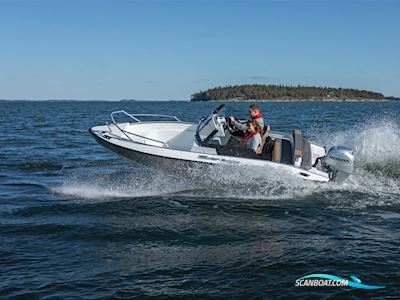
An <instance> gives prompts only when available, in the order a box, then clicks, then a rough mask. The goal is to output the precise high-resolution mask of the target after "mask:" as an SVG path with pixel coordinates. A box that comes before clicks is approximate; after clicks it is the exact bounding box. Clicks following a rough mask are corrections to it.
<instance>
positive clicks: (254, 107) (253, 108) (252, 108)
mask: <svg viewBox="0 0 400 300" xmlns="http://www.w3.org/2000/svg"><path fill="white" fill-rule="evenodd" d="M259 113H260V107H259V106H258V105H257V104H255V103H253V104H252V105H250V108H249V115H250V117H252V118H254V117H255V116H256V115H257V114H259Z"/></svg>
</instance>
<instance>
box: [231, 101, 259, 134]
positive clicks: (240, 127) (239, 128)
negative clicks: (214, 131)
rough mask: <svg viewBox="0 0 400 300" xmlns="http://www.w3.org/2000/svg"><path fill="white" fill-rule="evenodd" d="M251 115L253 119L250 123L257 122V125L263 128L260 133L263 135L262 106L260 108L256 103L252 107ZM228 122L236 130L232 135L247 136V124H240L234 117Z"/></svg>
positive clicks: (250, 109)
mask: <svg viewBox="0 0 400 300" xmlns="http://www.w3.org/2000/svg"><path fill="white" fill-rule="evenodd" d="M249 115H250V118H251V120H250V121H255V122H256V123H257V125H258V126H259V127H260V128H261V131H260V133H262V131H263V129H264V117H263V115H262V113H261V111H260V106H258V105H257V104H255V103H253V104H252V105H250V108H249ZM228 122H229V123H230V124H231V126H232V127H233V128H234V129H235V132H233V133H232V134H233V135H235V136H244V135H245V134H246V132H247V123H243V122H240V121H238V120H236V119H235V118H234V117H229V119H228Z"/></svg>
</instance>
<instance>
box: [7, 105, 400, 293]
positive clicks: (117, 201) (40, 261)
mask: <svg viewBox="0 0 400 300" xmlns="http://www.w3.org/2000/svg"><path fill="white" fill-rule="evenodd" d="M216 105H217V104H216V103H186V102H59V101H57V102H0V112H1V116H2V118H1V119H0V124H1V128H3V132H2V134H1V135H0V279H1V280H0V298H8V297H10V298H13V297H15V298H26V299H35V298H45V297H49V299H50V298H63V299H64V298H69V299H77V298H131V297H135V296H136V297H139V298H142V297H144V296H150V297H151V296H156V297H157V296H158V297H160V296H164V297H173V298H176V297H182V298H188V297H189V298H192V297H198V298H206V297H228V298H245V297H251V298H277V297H287V298H307V297H322V298H329V297H356V298H357V297H358V298H365V297H377V298H379V297H383V296H392V297H393V298H395V297H396V296H398V295H399V294H400V271H399V270H400V259H399V250H400V179H399V176H400V158H399V154H400V117H399V116H400V102H382V103H378V102H351V103H344V102H337V103H335V102H331V103H319V102H312V103H263V104H262V108H263V111H264V113H265V114H266V119H267V122H268V123H269V124H271V127H272V128H273V129H275V130H279V131H291V130H292V129H293V127H299V128H302V130H303V134H304V135H306V136H307V137H309V138H310V139H312V140H315V141H317V142H320V143H322V144H327V145H328V146H332V145H335V144H344V145H348V146H351V147H352V148H353V149H354V151H355V155H356V162H357V170H356V172H355V173H354V174H353V175H352V176H351V177H350V178H349V179H348V180H347V181H346V182H345V183H342V184H335V183H328V184H321V183H312V182H311V183H310V182H305V181H303V180H301V179H297V178H286V177H284V176H283V175H281V174H279V173H270V174H268V175H267V176H262V177H261V176H258V175H257V174H256V173H255V171H254V170H251V169H240V170H237V169H226V168H225V169H220V168H216V167H210V169H209V170H207V172H201V171H198V170H192V172H191V173H189V174H186V175H185V176H184V175H180V176H179V175H172V174H168V173H161V172H157V171H153V170H149V169H145V168H142V167H140V166H137V165H134V164H131V163H129V162H128V161H126V160H123V159H121V158H119V157H118V156H116V155H114V154H113V153H111V152H109V151H107V150H106V149H104V148H102V147H101V146H100V145H98V144H96V143H95V141H94V139H93V138H92V137H91V136H90V134H89V133H88V128H89V127H91V126H94V125H97V124H104V122H105V121H109V113H110V112H111V111H113V110H119V109H124V110H127V111H129V112H134V113H163V114H173V115H176V116H178V117H179V118H181V119H183V120H187V121H197V120H198V119H199V118H200V117H201V116H204V115H208V114H209V112H210V111H211V110H212V109H213V108H214V106H216ZM247 106H248V104H246V103H230V104H228V105H227V112H228V113H229V114H233V115H239V116H241V117H246V115H245V114H246V111H247ZM312 273H327V274H332V275H337V276H341V277H346V278H349V276H351V275H355V276H357V277H359V278H360V279H361V280H362V281H363V283H365V284H370V285H383V286H386V287H385V288H384V289H381V290H371V291H366V290H358V289H352V288H344V287H329V288H328V287H325V288H323V287H320V288H317V287H308V288H307V287H295V286H294V283H295V280H296V279H297V278H299V277H302V276H305V275H307V274H312Z"/></svg>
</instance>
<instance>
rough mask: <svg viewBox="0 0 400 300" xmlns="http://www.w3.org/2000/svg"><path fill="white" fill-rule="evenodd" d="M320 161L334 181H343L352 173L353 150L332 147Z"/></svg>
mask: <svg viewBox="0 0 400 300" xmlns="http://www.w3.org/2000/svg"><path fill="white" fill-rule="evenodd" d="M322 161H323V166H324V167H325V168H326V169H327V170H328V171H329V176H330V177H331V180H334V181H338V182H340V181H343V180H344V179H346V178H347V177H348V176H349V175H350V174H351V173H353V171H354V155H353V150H352V149H350V148H347V147H343V146H335V147H332V148H331V149H329V151H328V153H327V154H326V155H325V157H324V158H323V160H322Z"/></svg>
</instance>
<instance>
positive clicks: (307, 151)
mask: <svg viewBox="0 0 400 300" xmlns="http://www.w3.org/2000/svg"><path fill="white" fill-rule="evenodd" d="M311 165H312V164H311V144H310V141H308V140H306V139H304V140H303V160H302V162H301V167H302V168H303V169H305V170H309V169H311Z"/></svg>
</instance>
